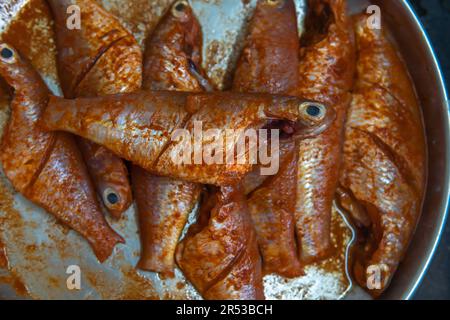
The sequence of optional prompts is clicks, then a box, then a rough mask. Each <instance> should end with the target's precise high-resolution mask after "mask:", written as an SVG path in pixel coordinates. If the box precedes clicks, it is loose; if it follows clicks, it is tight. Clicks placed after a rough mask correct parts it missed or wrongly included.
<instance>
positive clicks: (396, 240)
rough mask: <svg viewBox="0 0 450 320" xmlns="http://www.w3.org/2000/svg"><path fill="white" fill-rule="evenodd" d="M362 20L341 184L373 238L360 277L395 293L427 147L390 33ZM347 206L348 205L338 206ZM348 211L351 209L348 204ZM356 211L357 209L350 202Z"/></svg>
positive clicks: (366, 243)
mask: <svg viewBox="0 0 450 320" xmlns="http://www.w3.org/2000/svg"><path fill="white" fill-rule="evenodd" d="M367 19H368V17H367V16H366V15H364V14H362V15H359V16H357V17H356V18H355V31H356V40H357V47H358V53H359V56H358V59H357V83H356V86H355V89H354V93H353V101H352V104H351V107H350V110H349V117H348V121H347V124H346V142H345V148H344V162H343V171H342V174H341V178H340V183H341V185H342V187H343V190H344V191H345V192H346V193H347V194H350V196H351V197H353V198H354V200H355V201H356V202H357V204H358V205H359V206H360V207H362V208H363V210H362V212H363V213H365V215H366V216H363V215H362V214H361V210H356V211H357V213H356V214H355V213H354V211H355V210H353V208H354V207H353V206H347V205H346V201H345V199H344V201H343V207H344V208H345V209H347V210H348V211H349V212H350V213H351V214H352V216H353V219H354V221H355V224H356V225H357V226H358V227H361V229H366V230H368V232H367V231H366V232H363V233H362V234H368V236H366V237H361V238H360V239H359V246H358V247H357V248H355V258H354V260H355V264H354V275H355V277H356V279H357V281H358V282H359V284H360V285H361V286H363V287H368V278H369V277H370V276H371V272H379V273H380V274H381V281H380V283H379V284H375V286H374V287H372V288H371V289H373V290H370V293H371V294H373V295H374V296H378V295H379V294H381V293H382V292H383V291H384V289H385V288H386V287H387V286H388V285H389V283H390V280H391V278H392V276H393V274H394V272H395V270H396V269H397V267H398V264H399V263H400V261H401V259H402V258H403V255H404V253H405V251H406V249H407V246H408V244H409V241H410V239H411V237H412V234H413V232H414V230H415V226H416V223H417V221H418V218H419V216H420V212H421V207H422V201H423V195H424V190H425V179H426V169H425V168H426V142H425V138H424V127H423V123H422V117H421V111H420V106H419V103H418V99H417V96H416V94H415V90H414V86H413V83H412V81H411V79H410V77H409V74H408V71H407V69H406V67H405V64H404V63H403V61H402V60H401V58H400V56H399V55H398V53H397V52H396V49H395V47H394V46H393V45H392V44H391V43H390V42H389V40H388V39H387V36H386V33H385V31H384V30H385V28H386V27H385V26H382V29H381V30H377V29H373V28H369V26H368V25H367ZM339 198H340V199H341V200H342V197H338V199H339ZM347 203H348V202H347ZM350 204H351V202H350Z"/></svg>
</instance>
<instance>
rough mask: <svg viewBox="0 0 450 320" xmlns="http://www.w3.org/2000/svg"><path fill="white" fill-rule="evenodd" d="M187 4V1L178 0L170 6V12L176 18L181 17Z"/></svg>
mask: <svg viewBox="0 0 450 320" xmlns="http://www.w3.org/2000/svg"><path fill="white" fill-rule="evenodd" d="M188 6H189V4H188V3H187V1H185V0H181V1H178V2H176V3H175V4H174V5H173V7H172V14H173V15H174V16H175V17H177V18H179V17H182V16H183V15H184V12H185V10H186V8H187V7H188Z"/></svg>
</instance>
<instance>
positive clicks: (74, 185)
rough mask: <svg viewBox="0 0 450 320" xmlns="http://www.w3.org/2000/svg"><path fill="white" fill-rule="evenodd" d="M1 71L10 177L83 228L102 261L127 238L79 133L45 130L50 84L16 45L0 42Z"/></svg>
mask: <svg viewBox="0 0 450 320" xmlns="http://www.w3.org/2000/svg"><path fill="white" fill-rule="evenodd" d="M0 75H1V76H2V77H3V78H4V79H5V80H6V81H7V82H8V83H9V85H11V86H12V87H13V88H14V89H15V91H14V98H13V100H12V103H11V109H12V112H11V118H10V121H9V123H8V126H7V128H6V132H5V134H4V136H3V138H2V143H1V150H2V152H1V154H0V160H1V163H2V165H3V170H4V172H5V174H6V176H7V178H8V179H9V180H10V181H11V183H12V184H13V186H14V188H15V189H16V190H17V191H18V192H20V193H22V194H23V195H24V196H25V197H26V198H27V199H29V200H30V201H32V202H34V203H36V204H37V205H39V206H41V207H42V208H44V209H45V210H47V211H48V212H50V213H51V214H53V215H54V216H55V217H56V218H57V219H58V220H59V221H61V222H62V223H64V224H65V225H67V226H69V227H70V228H71V229H73V230H75V231H77V232H78V233H79V234H81V235H82V236H83V237H84V238H85V239H86V240H87V241H88V242H89V243H90V245H91V246H92V248H93V250H94V252H95V254H96V256H97V258H98V259H99V260H100V261H101V262H103V261H104V260H106V259H107V258H108V257H109V256H110V255H111V253H112V250H113V248H114V247H115V246H116V244H118V243H121V242H123V239H122V238H121V237H120V236H119V235H118V234H117V233H115V232H114V231H113V230H112V229H111V228H110V226H109V225H108V223H107V222H106V220H105V218H104V216H103V213H102V212H101V209H100V206H99V203H98V202H97V198H96V195H95V192H94V188H93V186H92V183H91V180H90V177H89V175H88V173H87V169H86V167H85V165H84V162H83V160H82V157H81V154H80V151H79V150H78V148H77V146H76V144H75V141H74V139H73V138H72V137H71V136H70V135H68V134H66V133H61V132H58V133H52V132H50V133H49V132H45V131H43V130H41V128H40V127H39V125H38V121H39V119H40V117H41V115H42V111H43V109H44V108H45V106H46V104H47V101H48V97H49V90H48V88H47V87H46V85H45V83H44V82H43V80H42V79H41V77H40V76H39V74H38V73H37V72H36V71H35V70H34V69H33V67H32V66H31V65H30V64H29V63H28V62H27V61H26V60H25V59H23V58H21V57H20V56H19V54H18V53H17V51H16V50H15V49H14V48H12V47H11V46H10V45H8V44H6V43H1V44H0Z"/></svg>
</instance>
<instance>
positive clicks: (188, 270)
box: [176, 186, 264, 300]
mask: <svg viewBox="0 0 450 320" xmlns="http://www.w3.org/2000/svg"><path fill="white" fill-rule="evenodd" d="M212 197H214V198H211V199H209V200H211V201H210V202H211V203H210V204H209V205H203V206H202V209H203V210H201V212H200V217H199V221H198V222H197V224H196V225H192V226H191V228H190V229H189V232H188V235H187V236H186V237H185V238H184V239H183V240H182V241H181V242H180V244H179V245H178V247H177V254H176V260H177V263H178V265H179V266H180V268H181V269H182V270H183V273H184V274H185V276H186V277H187V279H188V280H189V281H190V282H191V283H192V284H193V285H194V286H195V288H196V289H197V290H198V291H199V292H200V294H201V295H202V296H203V297H204V298H205V299H210V300H242V299H244V300H262V299H264V290H263V284H262V274H261V258H260V255H259V252H258V246H257V242H256V235H255V231H254V229H253V226H252V222H251V219H250V215H249V212H248V208H247V202H246V198H245V195H244V193H243V190H242V189H241V188H239V187H236V186H233V187H222V188H221V190H220V192H217V193H214V194H213V196H212ZM211 206H212V207H213V209H212V210H211V211H210V210H209V209H210V207H211Z"/></svg>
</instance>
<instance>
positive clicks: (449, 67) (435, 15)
mask: <svg viewBox="0 0 450 320" xmlns="http://www.w3.org/2000/svg"><path fill="white" fill-rule="evenodd" d="M388 1H392V0H388ZM410 2H411V3H412V4H413V6H414V8H415V9H416V12H417V13H418V15H419V16H420V18H421V20H422V23H423V24H424V26H425V29H426V30H427V32H428V35H429V36H430V38H431V42H432V43H433V46H434V48H435V50H436V53H437V56H438V59H439V61H440V63H441V66H442V69H443V72H444V75H445V78H446V80H447V92H450V86H449V84H450V0H410ZM449 256H450V221H447V225H446V228H445V231H444V234H443V237H442V240H441V243H440V245H439V248H438V250H437V252H436V255H435V256H434V259H433V261H432V263H431V266H430V268H429V269H428V272H427V274H426V275H425V278H424V280H423V282H422V284H421V285H420V287H419V289H418V290H417V292H416V294H415V296H414V298H415V299H432V300H436V299H450V260H449Z"/></svg>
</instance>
